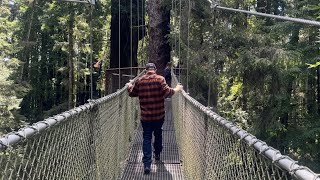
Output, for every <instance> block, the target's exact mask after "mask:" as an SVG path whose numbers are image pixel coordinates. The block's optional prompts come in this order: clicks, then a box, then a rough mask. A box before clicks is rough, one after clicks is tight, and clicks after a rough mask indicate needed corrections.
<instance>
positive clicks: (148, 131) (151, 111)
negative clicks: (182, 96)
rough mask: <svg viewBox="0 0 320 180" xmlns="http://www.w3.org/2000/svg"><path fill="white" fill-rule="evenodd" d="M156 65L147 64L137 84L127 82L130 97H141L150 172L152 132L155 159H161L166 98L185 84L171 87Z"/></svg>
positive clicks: (146, 169)
mask: <svg viewBox="0 0 320 180" xmlns="http://www.w3.org/2000/svg"><path fill="white" fill-rule="evenodd" d="M156 70H157V69H156V66H155V64H153V63H148V64H147V65H146V74H145V75H143V76H142V77H140V78H139V79H138V80H137V81H136V83H135V85H133V84H131V83H127V86H128V92H129V96H130V97H139V102H140V109H141V125H142V128H143V159H142V161H143V163H144V173H145V174H149V173H150V167H151V162H152V160H151V157H152V147H151V140H152V132H154V144H153V147H154V154H155V159H156V160H160V153H161V151H162V125H163V122H164V116H165V110H164V99H165V98H166V97H170V96H172V95H173V94H174V93H175V92H178V91H181V90H182V88H183V86H182V85H180V84H178V85H177V86H176V87H175V88H174V89H173V88H170V87H169V86H168V85H167V84H166V81H165V79H164V77H163V76H160V75H157V74H156Z"/></svg>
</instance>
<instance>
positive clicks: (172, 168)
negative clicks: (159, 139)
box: [121, 100, 184, 180]
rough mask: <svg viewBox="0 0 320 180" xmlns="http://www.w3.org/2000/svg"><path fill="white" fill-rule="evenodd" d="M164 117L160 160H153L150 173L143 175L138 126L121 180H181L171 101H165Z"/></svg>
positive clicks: (141, 139)
mask: <svg viewBox="0 0 320 180" xmlns="http://www.w3.org/2000/svg"><path fill="white" fill-rule="evenodd" d="M165 106H166V107H165V108H166V117H165V122H164V125H163V133H162V136H163V151H162V153H161V160H160V161H155V160H154V159H153V162H152V165H151V173H150V174H149V175H144V174H143V163H142V156H143V153H142V142H143V138H142V127H141V126H139V128H138V130H137V132H136V135H135V139H134V142H133V145H132V149H131V152H130V155H129V159H128V164H127V165H126V167H125V170H124V173H123V175H122V178H121V179H122V180H128V179H130V180H141V179H159V180H178V179H179V180H183V179H184V178H183V174H182V169H181V164H180V156H179V150H178V146H177V141H176V136H175V130H174V124H173V120H172V112H171V110H172V108H171V101H170V100H169V101H168V100H166V102H165Z"/></svg>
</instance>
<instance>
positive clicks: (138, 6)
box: [137, 0, 140, 57]
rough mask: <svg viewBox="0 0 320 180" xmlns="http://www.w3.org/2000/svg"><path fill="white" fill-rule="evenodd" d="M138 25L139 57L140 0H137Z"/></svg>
mask: <svg viewBox="0 0 320 180" xmlns="http://www.w3.org/2000/svg"><path fill="white" fill-rule="evenodd" d="M137 26H138V31H137V34H138V40H137V41H138V47H137V57H138V55H139V41H140V33H139V30H140V27H139V26H140V3H139V0H137Z"/></svg>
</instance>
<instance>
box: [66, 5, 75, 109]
mask: <svg viewBox="0 0 320 180" xmlns="http://www.w3.org/2000/svg"><path fill="white" fill-rule="evenodd" d="M70 13H71V14H70V19H69V23H68V25H69V27H68V29H69V35H68V36H69V37H68V39H69V45H68V51H69V57H68V70H69V82H68V95H69V96H68V107H69V109H72V108H73V107H74V99H75V98H74V65H73V57H74V51H73V44H74V39H73V25H74V10H73V6H72V5H71V4H70Z"/></svg>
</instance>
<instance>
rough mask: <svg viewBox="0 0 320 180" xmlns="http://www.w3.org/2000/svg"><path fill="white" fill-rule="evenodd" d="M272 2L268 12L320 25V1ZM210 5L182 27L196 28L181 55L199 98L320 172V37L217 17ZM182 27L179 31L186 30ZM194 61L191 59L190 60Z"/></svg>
mask: <svg viewBox="0 0 320 180" xmlns="http://www.w3.org/2000/svg"><path fill="white" fill-rule="evenodd" d="M261 2H262V1H261ZM265 2H267V1H265ZM269 2H270V3H271V6H267V7H261V8H262V9H263V8H264V9H265V11H266V12H270V13H274V14H284V13H286V15H288V16H292V17H299V18H306V19H313V20H317V19H318V18H319V13H320V8H319V5H320V4H319V1H317V0H304V1H298V0H294V1H285V2H279V1H269ZM284 3H286V4H284ZM220 4H221V5H223V6H227V7H234V8H240V9H249V8H248V7H251V8H252V7H257V6H258V4H257V1H238V0H222V1H220ZM204 5H205V3H204V2H199V3H196V5H195V6H196V7H194V8H192V11H191V17H190V18H191V19H188V21H187V20H183V18H182V22H185V23H186V22H190V25H189V27H190V34H189V36H188V37H189V41H190V45H189V49H188V47H187V46H186V45H187V43H188V42H187V39H188V38H187V37H184V35H185V34H187V30H186V29H187V28H186V26H184V25H182V27H183V28H182V32H181V33H182V34H183V35H182V38H181V39H179V41H180V43H181V44H182V48H181V51H182V52H181V53H180V54H182V55H180V57H177V56H178V54H179V52H178V53H177V52H176V51H177V48H176V47H174V48H173V49H174V56H175V57H174V58H176V59H178V60H179V61H180V62H179V64H183V65H184V67H185V62H183V61H184V59H189V61H190V62H189V67H190V68H189V75H190V77H189V79H190V81H189V85H188V86H189V91H190V93H191V95H192V96H193V97H195V98H197V99H198V100H199V101H200V102H202V103H203V104H208V105H210V106H213V107H214V109H215V110H217V111H218V112H219V113H220V114H221V115H223V116H224V117H226V118H228V119H229V120H231V121H234V122H236V123H237V124H238V125H240V126H241V127H242V128H244V129H247V130H248V131H249V132H251V133H253V134H255V135H256V136H257V137H258V138H260V139H262V140H264V141H266V142H267V143H268V144H270V145H272V146H273V147H275V148H277V149H279V150H280V151H281V152H282V153H285V154H290V155H292V156H295V157H296V158H297V159H298V160H299V161H301V162H302V163H303V164H305V165H307V166H309V167H310V168H312V169H313V170H315V171H320V169H319V167H320V166H319V164H320V156H319V153H318V152H317V149H319V136H320V133H319V130H320V128H319V127H320V126H319V123H320V114H319V113H320V102H318V100H317V98H318V96H320V95H319V93H317V88H320V87H319V85H318V84H317V79H319V78H320V77H319V76H320V74H319V72H318V71H319V70H318V67H319V65H320V64H319V62H317V61H316V60H315V59H316V58H318V57H319V48H320V44H319V40H320V39H319V38H320V34H319V30H318V29H317V28H314V27H310V26H304V25H301V24H294V23H291V22H281V21H276V20H273V19H265V18H262V17H254V16H247V15H245V14H239V13H231V12H228V11H220V10H218V11H213V10H212V9H210V8H206V7H210V5H208V6H204ZM268 7H269V9H268ZM257 8H258V7H257ZM259 10H261V9H259ZM283 10H285V11H283ZM175 13H176V14H178V13H179V11H175ZM185 16H186V18H188V16H187V15H185ZM173 25H174V24H173ZM175 27H176V29H179V25H176V26H175ZM175 33H176V34H178V33H179V32H177V31H174V32H173V33H172V35H171V36H170V37H171V40H172V42H171V44H172V45H175V42H174V38H176V35H175ZM188 53H189V54H190V58H188V57H186V56H185V55H186V54H188ZM180 59H181V60H180ZM209 86H210V91H209V92H208V90H209ZM209 97H210V98H209ZM208 101H209V102H208Z"/></svg>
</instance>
